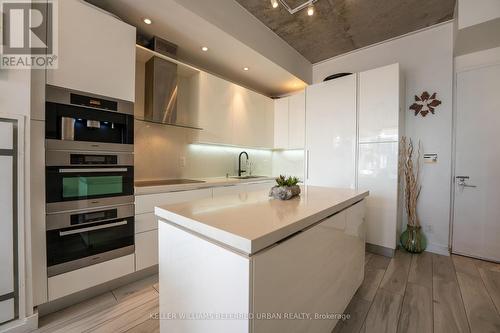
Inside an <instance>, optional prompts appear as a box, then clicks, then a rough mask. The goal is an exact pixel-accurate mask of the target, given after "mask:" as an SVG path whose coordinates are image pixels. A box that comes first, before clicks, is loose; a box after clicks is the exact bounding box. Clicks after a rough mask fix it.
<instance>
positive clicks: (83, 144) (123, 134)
mask: <svg viewBox="0 0 500 333" xmlns="http://www.w3.org/2000/svg"><path fill="white" fill-rule="evenodd" d="M46 96H47V101H46V109H45V116H46V126H45V130H46V133H45V137H46V156H45V160H46V168H45V176H46V181H45V183H46V213H47V215H46V236H47V266H48V276H49V277H50V276H54V275H58V274H62V273H65V272H68V271H72V270H75V269H79V268H82V267H85V266H89V265H93V264H97V263H100V262H104V261H107V260H111V259H114V258H117V257H121V256H124V255H128V254H131V253H134V229H135V227H134V155H133V149H134V148H133V134H134V127H133V123H134V120H133V103H130V102H125V101H121V100H116V99H112V98H106V97H103V96H98V95H94V94H86V93H82V92H78V91H73V90H69V89H62V88H58V87H53V86H47V93H46Z"/></svg>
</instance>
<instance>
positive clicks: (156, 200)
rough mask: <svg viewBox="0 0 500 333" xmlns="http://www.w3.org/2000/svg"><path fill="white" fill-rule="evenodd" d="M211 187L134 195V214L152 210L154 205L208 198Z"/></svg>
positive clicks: (210, 194) (210, 193)
mask: <svg viewBox="0 0 500 333" xmlns="http://www.w3.org/2000/svg"><path fill="white" fill-rule="evenodd" d="M211 196H212V189H209V188H207V189H200V190H191V191H179V192H167V193H156V194H147V195H137V196H136V197H135V214H136V215H137V214H144V213H152V212H154V208H155V206H160V205H168V204H176V203H181V202H186V201H190V200H196V199H202V198H210V197H211Z"/></svg>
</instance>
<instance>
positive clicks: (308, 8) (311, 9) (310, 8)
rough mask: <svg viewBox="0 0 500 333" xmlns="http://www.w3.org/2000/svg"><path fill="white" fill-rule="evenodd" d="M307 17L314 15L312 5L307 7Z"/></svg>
mask: <svg viewBox="0 0 500 333" xmlns="http://www.w3.org/2000/svg"><path fill="white" fill-rule="evenodd" d="M307 15H309V16H313V15H314V5H313V4H311V5H310V6H309V7H307Z"/></svg>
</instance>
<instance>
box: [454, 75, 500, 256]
mask: <svg viewBox="0 0 500 333" xmlns="http://www.w3.org/2000/svg"><path fill="white" fill-rule="evenodd" d="M499 93H500V65H496V66H489V67H484V68H480V69H474V70H469V71H465V72H461V73H458V74H457V118H456V161H455V163H456V164H455V176H456V178H455V186H454V188H455V202H454V215H453V243H452V250H453V252H454V253H459V254H464V255H469V256H473V257H479V258H484V259H490V260H494V261H500V204H499V199H500V149H499V148H498V142H497V140H498V133H499V130H500V99H499ZM458 177H463V178H458Z"/></svg>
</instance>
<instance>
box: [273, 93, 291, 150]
mask: <svg viewBox="0 0 500 333" xmlns="http://www.w3.org/2000/svg"><path fill="white" fill-rule="evenodd" d="M289 103H290V98H288V97H285V98H279V99H275V100H274V148H276V149H287V148H288V108H289Z"/></svg>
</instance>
